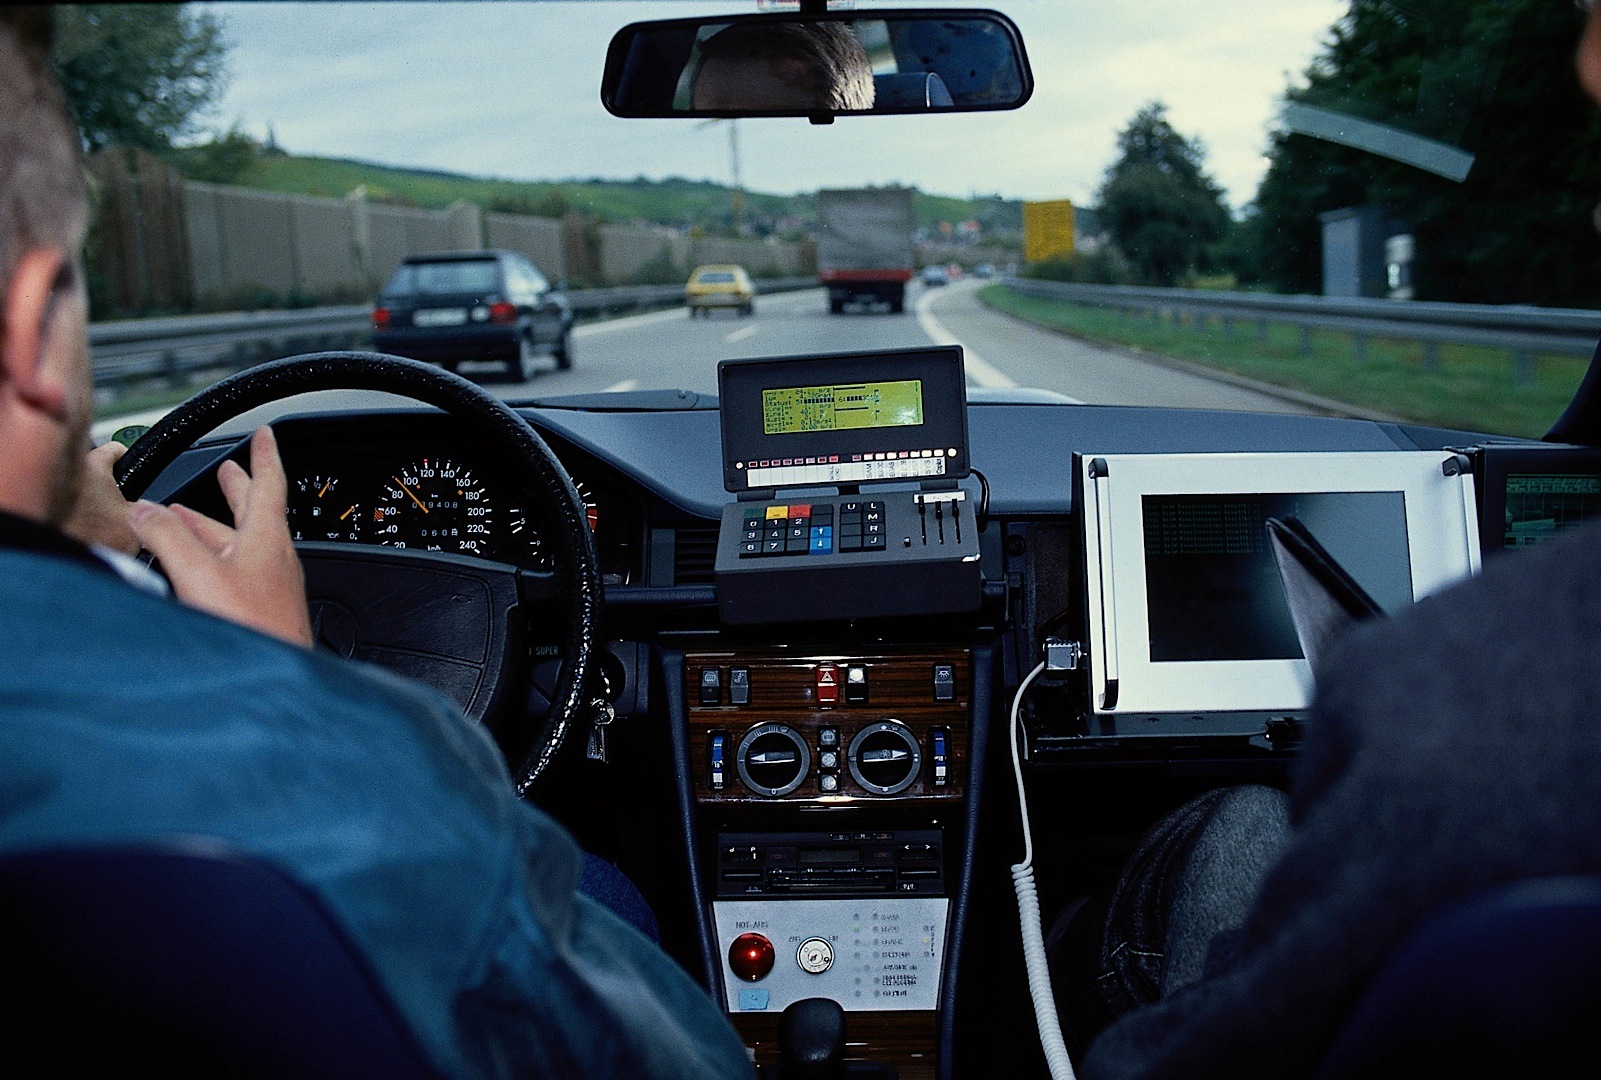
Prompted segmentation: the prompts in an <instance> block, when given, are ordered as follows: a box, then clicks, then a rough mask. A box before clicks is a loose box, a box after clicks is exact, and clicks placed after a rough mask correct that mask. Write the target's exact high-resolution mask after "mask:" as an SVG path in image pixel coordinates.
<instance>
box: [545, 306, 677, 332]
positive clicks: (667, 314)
mask: <svg viewBox="0 0 1601 1080" xmlns="http://www.w3.org/2000/svg"><path fill="white" fill-rule="evenodd" d="M685 311H686V309H685V308H684V307H683V306H681V305H680V306H679V307H670V308H664V309H663V310H661V311H647V312H646V313H645V314H643V315H625V316H623V317H622V318H621V319H607V320H606V321H604V322H596V323H585V324H584V325H583V326H575V327H573V335H574V336H575V337H581V338H586V337H594V336H595V335H596V334H609V333H611V332H612V331H613V330H633V329H635V328H636V327H640V326H649V325H651V324H652V323H659V322H667V321H668V320H669V319H685V318H688V315H686V314H685Z"/></svg>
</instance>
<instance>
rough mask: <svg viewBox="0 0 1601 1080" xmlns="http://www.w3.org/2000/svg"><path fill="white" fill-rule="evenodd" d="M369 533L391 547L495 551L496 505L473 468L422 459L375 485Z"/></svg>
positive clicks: (479, 553) (469, 552) (445, 460)
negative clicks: (371, 529)
mask: <svg viewBox="0 0 1601 1080" xmlns="http://www.w3.org/2000/svg"><path fill="white" fill-rule="evenodd" d="M372 524H373V537H374V539H376V540H377V541H378V542H379V543H381V544H386V545H388V546H390V547H407V548H420V549H422V550H423V551H454V552H459V553H461V554H464V555H477V556H479V557H481V558H492V557H494V555H495V554H496V550H495V549H496V546H497V545H496V544H495V542H494V536H495V507H494V503H493V502H492V501H491V500H490V498H489V495H488V493H487V492H486V491H485V489H484V487H483V485H482V484H480V483H479V482H478V480H477V479H476V478H475V477H474V476H473V474H472V470H471V469H469V468H467V467H466V466H465V465H459V464H457V463H456V462H454V461H451V460H450V459H449V458H423V459H422V460H421V461H418V462H415V463H413V464H410V465H407V466H406V467H405V468H402V469H398V470H396V471H395V472H394V473H392V474H390V475H389V476H388V477H386V478H385V479H384V480H383V481H382V482H381V483H380V484H379V492H378V501H377V503H376V504H375V505H374V506H373V512H372Z"/></svg>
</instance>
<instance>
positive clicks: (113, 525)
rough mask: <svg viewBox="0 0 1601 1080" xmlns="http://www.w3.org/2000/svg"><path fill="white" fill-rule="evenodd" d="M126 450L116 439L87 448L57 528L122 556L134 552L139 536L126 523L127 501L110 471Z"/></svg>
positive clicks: (137, 550)
mask: <svg viewBox="0 0 1601 1080" xmlns="http://www.w3.org/2000/svg"><path fill="white" fill-rule="evenodd" d="M127 452H128V448H127V447H126V446H123V445H122V444H121V443H119V442H108V443H106V444H105V445H104V446H98V447H96V448H95V449H93V450H91V451H89V457H88V458H87V459H86V460H85V462H84V468H83V480H82V483H80V484H79V485H78V497H77V499H76V500H75V501H74V502H73V504H72V511H71V513H70V514H68V516H67V520H66V521H65V522H63V523H62V525H61V531H62V532H64V533H66V534H67V535H68V536H71V537H73V538H74V539H76V540H78V541H80V542H82V543H84V544H90V545H94V544H99V545H101V546H103V547H108V548H110V549H111V550H113V551H120V552H122V554H124V555H137V554H139V538H138V537H137V536H135V535H134V533H133V529H132V528H131V527H129V525H128V511H129V509H130V508H131V504H130V503H129V502H128V500H127V499H125V498H123V496H122V489H121V488H119V487H117V481H116V478H115V476H114V475H113V474H112V466H114V465H116V464H117V462H118V460H119V459H121V457H122V455H123V454H125V453H127Z"/></svg>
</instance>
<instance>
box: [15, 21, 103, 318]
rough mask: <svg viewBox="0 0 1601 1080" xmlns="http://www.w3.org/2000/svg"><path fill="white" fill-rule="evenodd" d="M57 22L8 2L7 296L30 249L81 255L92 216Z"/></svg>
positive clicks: (80, 145)
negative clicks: (56, 68) (61, 69)
mask: <svg viewBox="0 0 1601 1080" xmlns="http://www.w3.org/2000/svg"><path fill="white" fill-rule="evenodd" d="M53 25H54V24H53V22H52V19H51V15H50V9H49V8H48V7H22V6H9V5H6V6H0V295H4V290H5V287H6V285H7V283H8V282H9V281H10V280H11V275H12V274H13V273H15V272H16V269H17V264H18V263H19V262H20V261H21V259H22V256H23V255H24V254H25V253H27V252H29V251H32V250H35V249H37V248H50V247H53V248H60V249H61V250H63V251H65V252H67V254H68V255H69V256H71V255H75V254H76V251H75V250H74V249H75V248H76V246H77V244H78V243H79V240H80V238H81V236H82V232H83V225H84V220H85V217H86V215H87V214H88V203H87V199H86V189H85V184H84V175H83V144H82V142H81V141H80V139H79V137H78V128H77V125H76V124H74V123H73V120H72V114H71V112H70V111H69V110H68V108H67V100H66V97H65V96H64V95H63V94H62V92H61V86H60V85H59V84H58V83H57V82H56V77H55V73H54V72H53V71H52V70H51V65H50V50H51V44H52V39H53V36H54V35H53ZM0 318H3V315H0ZM4 333H5V326H4V324H3V322H0V335H3V334H4Z"/></svg>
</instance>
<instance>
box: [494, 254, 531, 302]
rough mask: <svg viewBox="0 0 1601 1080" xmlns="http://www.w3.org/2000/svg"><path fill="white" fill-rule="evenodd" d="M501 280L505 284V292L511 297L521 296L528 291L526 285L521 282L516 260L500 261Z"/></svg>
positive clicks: (521, 276) (520, 272) (520, 273)
mask: <svg viewBox="0 0 1601 1080" xmlns="http://www.w3.org/2000/svg"><path fill="white" fill-rule="evenodd" d="M500 275H501V280H502V281H504V282H505V283H506V292H507V294H508V295H511V296H518V297H520V296H522V294H523V293H525V292H527V291H528V284H527V283H526V282H525V281H523V275H522V271H521V269H520V268H519V267H518V266H517V260H516V259H502V260H501V262H500Z"/></svg>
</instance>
